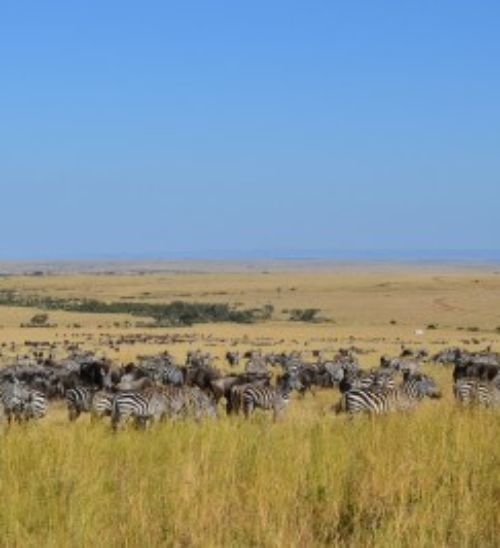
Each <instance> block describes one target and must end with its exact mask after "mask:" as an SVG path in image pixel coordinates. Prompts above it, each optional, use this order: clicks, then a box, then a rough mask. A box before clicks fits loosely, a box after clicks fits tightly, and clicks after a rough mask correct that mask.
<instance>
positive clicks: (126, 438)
mask: <svg viewBox="0 0 500 548" xmlns="http://www.w3.org/2000/svg"><path fill="white" fill-rule="evenodd" d="M2 273H3V275H2V276H1V277H0V290H2V291H3V292H14V293H15V294H16V295H21V296H23V297H30V296H32V297H36V298H38V299H40V298H41V299H42V300H43V299H47V298H54V299H72V300H75V299H76V300H78V299H89V298H91V299H95V300H98V301H102V302H106V303H117V302H134V303H153V304H154V303H156V304H162V303H170V302H172V301H183V302H191V303H204V302H207V303H227V304H228V305H230V307H232V308H234V309H241V310H246V309H259V310H266V311H267V315H266V317H262V318H259V319H258V320H256V321H255V322H253V323H234V322H220V323H200V324H196V323H195V324H193V325H189V326H178V327H171V326H170V327H169V326H161V325H154V324H152V323H151V322H150V321H149V322H148V321H147V320H148V319H147V318H143V317H137V316H135V315H132V314H126V313H107V314H103V313H89V312H85V313H84V312H75V311H65V310H58V309H51V310H49V311H47V310H46V309H41V308H37V307H36V306H35V307H29V306H26V302H24V305H23V306H20V305H18V304H15V305H13V304H12V303H11V304H9V303H6V304H4V305H2V306H0V344H1V357H0V359H1V362H2V364H3V366H6V365H9V364H10V363H12V362H13V361H14V360H15V359H16V358H17V357H18V356H22V355H25V354H30V353H31V352H33V342H43V343H50V345H51V346H50V352H52V353H53V354H55V356H56V357H57V358H62V357H64V352H65V349H66V348H67V345H68V342H69V343H71V344H73V345H78V346H79V347H80V348H81V349H85V350H89V351H93V352H95V353H96V354H98V355H100V356H103V357H107V358H108V359H110V360H111V361H112V363H113V364H114V365H115V366H117V367H118V366H120V365H123V364H126V363H129V362H134V361H137V359H138V357H139V356H141V355H152V354H156V353H160V352H164V351H166V350H167V351H168V352H169V353H170V354H172V355H173V356H174V357H175V359H176V361H177V362H178V363H179V364H182V363H183V362H184V361H185V358H186V354H187V352H188V351H189V350H198V349H200V350H202V351H204V352H210V354H211V355H212V356H213V359H214V364H215V366H216V367H218V368H219V369H221V370H226V371H229V370H230V367H229V365H228V363H227V362H226V361H225V354H226V352H227V351H229V350H239V351H240V353H241V354H243V353H244V352H246V351H249V350H261V351H262V352H263V353H266V352H275V353H279V352H290V351H292V350H295V351H300V352H301V354H302V357H303V359H304V360H305V361H315V360H316V357H315V356H316V355H317V353H318V352H319V351H321V352H322V353H323V355H324V356H326V357H331V356H333V355H335V354H336V353H337V352H338V351H339V349H340V348H353V349H354V350H355V352H356V353H357V355H358V359H359V361H360V363H361V365H362V366H363V367H366V368H370V367H374V366H377V365H378V364H379V360H380V357H381V356H382V355H391V356H393V355H398V354H399V353H400V351H401V348H402V346H404V347H407V348H425V349H426V350H427V351H428V353H429V355H433V354H435V353H436V352H438V351H440V350H443V349H444V348H447V347H450V346H459V347H461V348H466V349H469V350H471V351H479V350H481V349H484V348H486V347H487V346H491V348H492V349H493V350H496V351H499V350H500V266H499V267H497V266H496V265H484V266H479V265H476V266H474V265H463V264H462V265H443V264H440V265H439V264H434V265H430V264H427V265H391V264H358V265H335V264H329V265H320V266H318V265H315V264H314V263H312V264H308V263H304V264H302V265H293V264H292V265H291V264H272V265H267V264H265V263H262V264H259V263H255V264H241V265H239V266H238V265H233V266H232V268H226V267H225V266H224V264H222V263H221V264H211V265H210V268H205V267H204V266H203V265H202V264H200V265H190V266H189V265H188V266H183V267H180V268H177V267H176V268H169V266H168V265H164V267H163V268H155V269H148V268H147V266H146V267H144V266H143V267H141V268H134V267H133V265H132V266H131V267H130V265H129V267H127V268H116V269H115V268H114V267H109V268H108V267H107V268H106V269H105V270H102V271H98V270H86V271H85V269H79V268H78V265H77V266H76V267H75V268H74V269H67V270H65V271H58V270H57V269H55V270H52V271H51V270H50V269H49V270H48V271H46V272H45V271H44V272H40V271H37V272H33V271H29V272H24V273H23V272H22V269H21V270H19V271H18V270H16V271H9V270H8V269H5V268H3V270H2ZM9 294H11V293H9ZM40 302H41V301H40ZM306 310H313V311H314V313H311V314H309V316H307V315H306V316H301V315H300V314H299V313H298V312H297V311H299V312H300V311H306ZM41 313H45V314H47V315H48V318H47V319H46V322H44V325H42V326H40V325H38V326H36V325H35V326H33V325H31V324H32V322H31V319H32V318H33V317H34V316H36V315H37V314H41ZM304 319H307V321H303V320H304ZM44 348H46V349H45V350H44V352H49V350H48V347H44ZM243 367H244V360H243V361H242V362H241V363H240V365H239V366H238V367H237V369H238V368H239V369H243ZM422 369H423V371H425V372H426V373H428V374H430V375H432V376H433V377H434V378H435V379H436V381H437V382H438V384H439V386H440V388H441V390H442V392H443V397H442V398H441V399H440V400H437V401H431V400H426V401H423V402H422V403H421V404H420V405H419V406H418V407H417V408H416V409H415V410H414V411H413V412H411V413H395V414H390V415H387V416H377V417H372V418H371V417H355V418H354V419H352V420H350V419H349V418H347V417H346V416H343V415H336V414H334V413H333V412H332V410H331V408H332V406H333V405H334V404H336V403H337V402H338V400H339V398H340V395H339V392H338V390H337V389H335V388H324V389H320V390H318V391H317V393H316V395H312V394H310V393H307V394H306V395H305V396H300V395H298V394H297V393H293V395H292V399H291V402H290V404H289V406H288V408H287V409H286V411H285V412H284V413H283V414H282V415H281V416H280V417H279V418H278V420H277V421H276V422H274V421H273V420H272V417H271V416H270V415H269V413H268V412H265V411H257V412H256V413H255V414H254V415H252V416H251V417H250V418H249V419H248V420H246V419H245V418H244V417H242V416H238V417H227V416H226V415H225V411H224V407H223V405H222V404H221V406H220V409H219V418H218V419H217V420H204V421H202V422H200V423H198V422H194V421H190V420H177V421H166V422H164V423H161V424H153V425H152V426H151V427H150V428H148V429H146V430H137V429H134V428H133V427H125V428H123V429H121V430H120V431H118V432H116V433H113V432H112V431H111V428H110V424H109V421H107V420H104V421H102V422H99V423H92V422H91V420H90V417H89V416H87V415H84V416H82V417H80V418H79V419H78V420H77V421H75V422H74V423H70V422H69V420H68V415H67V412H66V408H65V404H64V401H59V402H58V401H55V402H53V401H51V402H50V404H49V409H48V412H47V415H46V417H44V418H43V419H41V420H39V421H30V422H29V423H27V424H25V425H17V424H13V425H11V426H10V427H9V428H7V427H6V426H5V425H4V426H3V431H2V433H1V435H0V500H1V501H2V504H1V505H0V533H1V534H0V545H2V546H23V547H30V546H37V547H38V546H47V547H49V546H57V547H62V546H74V547H77V546H82V547H83V546H85V547H86V546H96V545H99V546H106V547H107V546H109V547H115V546H116V547H118V546H119V547H122V546H175V547H176V546H185V547H190V546H193V547H194V546H203V547H222V546H224V547H225V546H231V547H232V546H235V547H239V546H242V547H246V546H255V547H277V546H279V547H281V546H283V547H304V546H466V547H469V546H470V547H476V546H477V547H489V546H498V545H499V543H500V540H499V531H500V446H499V442H498V440H499V439H500V410H498V409H497V410H495V409H492V410H479V409H477V410H476V409H472V410H464V409H460V408H458V406H457V404H456V402H455V401H454V397H453V391H452V368H451V366H449V365H438V364H435V363H433V362H432V361H430V360H429V361H426V362H425V363H424V364H423V365H422Z"/></svg>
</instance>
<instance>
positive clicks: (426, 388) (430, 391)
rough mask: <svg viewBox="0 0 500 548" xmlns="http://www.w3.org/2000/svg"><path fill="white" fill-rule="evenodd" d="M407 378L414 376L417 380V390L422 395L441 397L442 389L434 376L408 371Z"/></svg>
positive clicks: (434, 397) (433, 397)
mask: <svg viewBox="0 0 500 548" xmlns="http://www.w3.org/2000/svg"><path fill="white" fill-rule="evenodd" d="M405 378H406V379H408V378H413V379H414V380H415V381H416V383H417V384H416V387H417V390H418V391H419V392H420V394H421V396H422V397H427V398H432V399H438V398H440V397H441V390H440V389H439V387H438V385H437V383H436V381H435V380H434V379H433V378H432V377H429V375H425V374H424V373H407V374H406V376H405Z"/></svg>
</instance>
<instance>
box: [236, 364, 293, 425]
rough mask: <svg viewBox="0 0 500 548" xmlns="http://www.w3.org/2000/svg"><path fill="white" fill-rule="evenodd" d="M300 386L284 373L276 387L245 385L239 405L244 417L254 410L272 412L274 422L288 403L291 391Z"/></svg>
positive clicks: (289, 375) (291, 376) (288, 374)
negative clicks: (259, 409)
mask: <svg viewBox="0 0 500 548" xmlns="http://www.w3.org/2000/svg"><path fill="white" fill-rule="evenodd" d="M300 388H301V385H300V383H299V382H298V381H297V379H296V378H295V377H294V376H293V375H291V374H290V373H285V374H284V375H283V376H282V377H281V378H280V379H279V380H278V383H277V385H276V387H270V386H255V385H247V386H246V387H245V388H244V389H243V391H242V393H241V404H242V408H243V413H244V415H245V417H247V418H248V417H249V416H250V415H251V414H252V413H253V412H254V410H255V409H256V408H261V409H266V410H272V411H273V419H274V420H275V421H276V420H277V419H278V416H279V415H280V414H281V412H282V411H283V410H284V409H285V408H286V406H287V405H288V403H289V401H290V395H291V392H292V390H294V389H296V390H300Z"/></svg>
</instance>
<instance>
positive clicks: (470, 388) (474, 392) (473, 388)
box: [453, 377, 500, 407]
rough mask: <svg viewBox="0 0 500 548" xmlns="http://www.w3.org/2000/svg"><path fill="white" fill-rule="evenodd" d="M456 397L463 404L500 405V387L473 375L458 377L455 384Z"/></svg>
mask: <svg viewBox="0 0 500 548" xmlns="http://www.w3.org/2000/svg"><path fill="white" fill-rule="evenodd" d="M453 392H454V395H455V399H456V400H457V401H458V402H459V403H460V404H462V405H464V406H465V405H472V404H477V405H479V406H481V407H496V406H498V405H500V388H499V387H498V386H497V385H495V383H494V382H490V381H486V380H481V379H477V378H471V377H463V378H460V379H457V381H455V384H454V386H453Z"/></svg>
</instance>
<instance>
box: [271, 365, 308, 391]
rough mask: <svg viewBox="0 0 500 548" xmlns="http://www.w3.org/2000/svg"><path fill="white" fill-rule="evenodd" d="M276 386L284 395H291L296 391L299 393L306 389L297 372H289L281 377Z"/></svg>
mask: <svg viewBox="0 0 500 548" xmlns="http://www.w3.org/2000/svg"><path fill="white" fill-rule="evenodd" d="M276 386H277V388H278V390H280V392H281V393H282V394H287V395H288V394H290V393H291V392H292V391H293V390H296V391H297V392H300V391H301V390H303V389H304V386H303V384H302V383H301V382H300V379H299V376H298V374H297V372H293V373H291V372H289V371H287V372H286V373H284V374H283V375H280V377H279V378H278V382H277V383H276Z"/></svg>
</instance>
